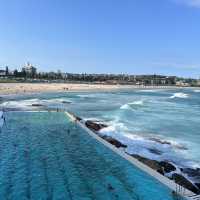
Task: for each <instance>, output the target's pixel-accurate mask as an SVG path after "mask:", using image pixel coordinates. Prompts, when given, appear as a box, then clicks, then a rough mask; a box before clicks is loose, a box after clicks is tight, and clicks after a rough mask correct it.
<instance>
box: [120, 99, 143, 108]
mask: <svg viewBox="0 0 200 200" xmlns="http://www.w3.org/2000/svg"><path fill="white" fill-rule="evenodd" d="M143 104H144V102H143V101H142V100H138V101H133V102H130V103H127V104H124V105H122V106H121V107H120V109H125V110H127V109H133V108H134V107H135V106H142V105H143Z"/></svg>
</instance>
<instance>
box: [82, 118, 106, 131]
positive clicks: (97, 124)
mask: <svg viewBox="0 0 200 200" xmlns="http://www.w3.org/2000/svg"><path fill="white" fill-rule="evenodd" d="M85 125H86V126H87V127H88V128H89V129H91V130H93V131H100V130H101V129H102V128H106V127H107V125H105V124H103V123H100V122H94V121H92V120H87V121H86V122H85Z"/></svg>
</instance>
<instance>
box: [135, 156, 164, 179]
mask: <svg viewBox="0 0 200 200" xmlns="http://www.w3.org/2000/svg"><path fill="white" fill-rule="evenodd" d="M131 156H132V157H134V158H136V159H137V160H139V161H140V162H142V163H144V164H145V165H147V166H149V167H150V168H152V169H154V170H156V171H157V172H159V173H160V174H163V175H164V172H163V168H162V166H161V165H160V163H159V162H158V161H156V160H151V159H148V158H145V157H142V156H139V155H136V154H132V155H131Z"/></svg>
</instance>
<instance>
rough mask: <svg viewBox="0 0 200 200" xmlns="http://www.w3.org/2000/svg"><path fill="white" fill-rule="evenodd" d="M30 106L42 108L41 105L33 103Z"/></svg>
mask: <svg viewBox="0 0 200 200" xmlns="http://www.w3.org/2000/svg"><path fill="white" fill-rule="evenodd" d="M32 106H34V107H41V106H43V105H42V104H39V103H33V104H32Z"/></svg>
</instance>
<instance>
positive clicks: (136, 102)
mask: <svg viewBox="0 0 200 200" xmlns="http://www.w3.org/2000/svg"><path fill="white" fill-rule="evenodd" d="M128 104H129V105H143V104H144V102H143V101H142V100H139V101H133V102H131V103H128Z"/></svg>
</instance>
